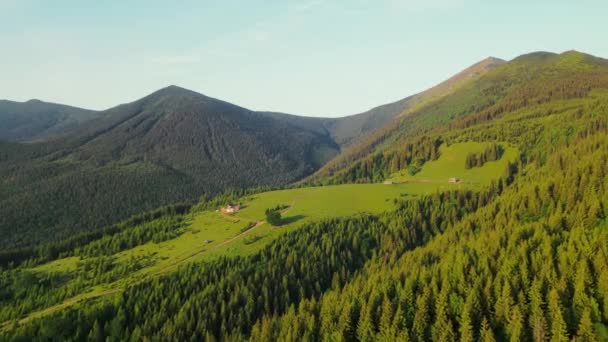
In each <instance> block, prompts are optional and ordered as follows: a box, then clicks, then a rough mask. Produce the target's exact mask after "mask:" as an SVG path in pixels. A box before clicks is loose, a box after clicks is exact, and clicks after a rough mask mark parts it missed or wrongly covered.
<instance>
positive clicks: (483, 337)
mask: <svg viewBox="0 0 608 342" xmlns="http://www.w3.org/2000/svg"><path fill="white" fill-rule="evenodd" d="M479 341H481V342H496V338H494V332H493V331H492V328H491V327H490V324H489V323H488V320H487V319H486V318H485V317H484V318H483V319H482V320H481V329H480V331H479Z"/></svg>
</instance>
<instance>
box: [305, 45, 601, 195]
mask: <svg viewBox="0 0 608 342" xmlns="http://www.w3.org/2000/svg"><path fill="white" fill-rule="evenodd" d="M607 64H608V62H607V61H606V60H605V59H602V58H598V57H594V56H591V55H587V54H583V53H580V52H576V51H567V52H564V53H562V54H555V53H548V52H535V53H531V54H527V55H522V56H519V57H517V58H515V59H513V60H512V61H510V62H508V63H503V62H502V61H500V60H498V61H496V60H494V59H487V60H485V61H482V63H479V64H477V67H481V68H482V70H483V69H486V70H487V72H482V73H479V74H477V75H478V77H477V78H473V79H471V80H470V81H469V82H463V83H460V82H458V80H463V79H468V78H469V77H463V74H460V76H458V75H457V76H456V77H455V80H456V83H457V84H458V83H460V86H459V87H456V88H455V87H443V89H452V90H451V93H450V94H449V95H448V96H433V97H431V98H432V99H431V100H428V101H420V102H419V104H418V105H417V106H413V107H412V109H410V110H408V111H407V112H404V114H403V115H401V116H399V117H397V118H395V119H394V120H392V121H391V122H389V123H388V124H386V125H385V126H384V127H382V128H381V129H378V130H376V131H375V132H372V133H371V134H369V135H368V136H366V137H365V138H364V139H362V140H360V141H359V142H358V143H357V144H354V145H352V146H350V147H348V148H347V149H344V151H343V152H342V153H341V154H340V155H338V156H337V157H336V158H334V159H333V160H331V161H330V162H328V163H327V164H325V165H324V166H323V167H322V168H321V169H320V170H319V171H317V172H316V173H315V174H314V175H312V176H311V177H310V179H309V181H311V182H313V183H314V182H318V181H321V182H334V181H337V179H340V178H341V177H342V176H340V175H339V174H342V175H344V174H348V173H351V172H354V171H353V168H358V167H360V165H362V164H365V163H369V162H370V160H371V159H373V158H378V157H376V156H377V155H378V154H380V153H385V152H387V151H389V150H398V149H399V147H400V146H404V145H407V144H411V143H412V140H413V139H415V138H416V137H421V136H424V135H427V136H428V135H429V134H430V133H431V132H433V131H434V130H445V129H446V128H445V127H446V124H448V123H451V125H471V124H473V123H476V122H481V121H487V120H491V119H492V118H495V117H498V116H500V115H501V113H503V112H505V111H511V110H515V109H517V108H523V107H525V106H527V105H530V104H532V103H543V102H548V101H551V100H553V99H561V98H563V99H567V98H572V97H580V96H583V95H586V94H588V93H589V91H590V90H591V89H595V88H601V87H603V86H604V85H605V84H606V82H608V81H607V77H606V72H607V70H606V66H607ZM484 65H486V66H489V65H492V66H491V67H490V68H485V67H484ZM431 90H432V89H431ZM448 127H450V126H448ZM378 160H381V158H380V159H378ZM336 175H337V176H336ZM334 177H335V179H333V180H332V178H334ZM362 178H365V177H362ZM361 181H364V179H361ZM338 182H339V181H338Z"/></svg>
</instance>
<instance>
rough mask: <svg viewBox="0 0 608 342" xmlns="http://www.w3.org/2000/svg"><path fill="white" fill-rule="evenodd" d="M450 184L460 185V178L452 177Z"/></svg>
mask: <svg viewBox="0 0 608 342" xmlns="http://www.w3.org/2000/svg"><path fill="white" fill-rule="evenodd" d="M448 183H450V184H457V183H460V178H456V177H451V178H450V179H448Z"/></svg>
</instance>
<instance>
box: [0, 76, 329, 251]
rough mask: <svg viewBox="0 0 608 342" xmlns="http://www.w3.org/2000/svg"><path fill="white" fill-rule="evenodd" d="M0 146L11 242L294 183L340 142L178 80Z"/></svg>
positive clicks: (0, 221)
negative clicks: (75, 122) (31, 139)
mask: <svg viewBox="0 0 608 342" xmlns="http://www.w3.org/2000/svg"><path fill="white" fill-rule="evenodd" d="M0 147H1V150H0V166H1V167H0V175H1V176H2V177H1V178H2V180H3V183H4V184H3V187H2V191H0V203H1V205H0V217H1V218H0V231H1V232H2V234H3V235H4V236H5V238H4V239H3V240H2V243H1V245H2V246H4V247H6V246H13V247H16V246H22V245H27V244H30V243H32V242H37V241H44V240H45V239H47V238H50V237H55V238H60V237H65V236H67V234H72V233H73V232H78V231H86V230H91V229H96V228H100V227H103V226H105V225H108V224H111V223H114V222H116V221H117V220H119V219H123V218H126V217H127V216H129V215H132V214H135V213H137V212H140V211H145V210H150V209H153V208H156V207H159V206H162V205H165V204H169V203H173V202H179V201H192V200H195V199H197V198H198V197H199V196H201V195H203V194H215V193H218V192H222V191H224V190H226V189H229V188H249V187H257V186H262V185H264V186H267V185H274V186H276V185H282V184H287V183H290V182H292V181H295V180H297V179H300V178H302V177H304V176H306V175H308V174H310V173H312V172H314V171H315V170H316V169H318V167H320V166H321V165H323V163H324V162H325V161H326V160H327V159H328V158H331V157H332V156H333V155H335V154H336V153H337V152H338V150H339V146H338V145H337V144H336V143H335V142H334V141H333V140H332V139H331V137H330V136H329V135H328V134H327V132H325V131H324V130H322V129H316V128H315V127H305V126H302V125H296V124H292V123H291V122H290V120H278V119H274V118H272V117H271V116H268V115H266V114H264V113H257V112H253V111H250V110H247V109H244V108H241V107H238V106H235V105H232V104H229V103H226V102H223V101H219V100H216V99H212V98H209V97H206V96H204V95H201V94H198V93H195V92H192V91H189V90H185V89H182V88H179V87H173V86H172V87H168V88H165V89H162V90H160V91H157V92H155V93H153V94H151V95H149V96H146V97H145V98H142V99H141V100H138V101H135V102H132V103H129V104H125V105H120V106H117V107H115V108H112V109H109V110H107V111H104V112H102V113H99V115H98V117H97V118H95V119H93V120H89V121H87V122H84V123H82V124H81V125H79V126H78V127H77V129H73V130H72V131H70V132H69V134H65V135H64V136H63V137H61V138H56V139H54V140H52V141H48V142H42V143H37V144H29V145H15V144H7V143H4V144H0ZM2 156H4V157H2ZM42 175H44V176H43V177H42Z"/></svg>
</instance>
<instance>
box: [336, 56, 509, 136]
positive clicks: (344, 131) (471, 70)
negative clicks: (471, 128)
mask: <svg viewBox="0 0 608 342" xmlns="http://www.w3.org/2000/svg"><path fill="white" fill-rule="evenodd" d="M504 63H505V61H504V60H502V59H498V58H494V57H488V58H486V59H484V60H482V61H480V62H478V63H476V64H474V65H472V66H470V67H468V68H466V69H465V70H462V71H461V72H459V73H458V74H456V75H454V76H452V77H450V78H449V79H447V80H446V81H443V82H441V83H440V84H438V85H436V86H434V87H433V88H430V89H427V90H425V91H423V92H421V93H418V94H416V95H412V96H408V97H406V98H404V99H401V100H399V101H396V102H393V103H389V104H385V105H382V106H378V107H375V108H372V109H370V110H368V111H366V112H364V113H360V114H355V115H350V116H346V117H343V118H338V119H335V120H329V121H328V122H327V123H326V126H327V127H328V130H329V131H330V133H331V135H332V136H333V137H334V139H335V140H336V142H337V143H338V144H340V145H343V146H349V145H352V144H355V143H356V142H358V141H359V140H360V139H362V138H364V137H365V136H366V135H368V134H370V133H372V132H374V131H376V130H378V129H380V128H382V127H384V126H385V125H386V124H388V123H389V122H391V121H392V120H393V119H395V118H396V117H399V116H403V115H407V114H408V113H410V112H412V111H414V110H416V109H417V108H419V107H421V106H423V105H424V104H426V103H429V102H432V101H434V100H437V99H440V98H442V97H444V96H446V95H449V94H451V93H452V92H454V91H456V90H457V89H458V88H460V87H461V86H463V85H465V84H467V83H468V82H470V81H474V80H476V79H478V78H479V77H481V76H483V75H484V74H486V73H487V72H489V71H491V70H493V69H495V68H497V67H498V66H500V65H502V64H504Z"/></svg>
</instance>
